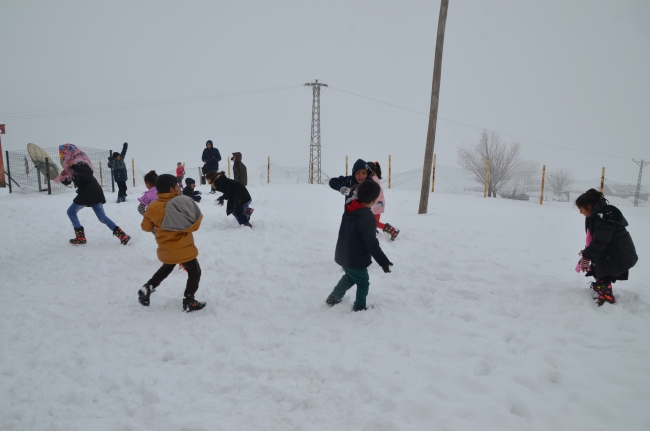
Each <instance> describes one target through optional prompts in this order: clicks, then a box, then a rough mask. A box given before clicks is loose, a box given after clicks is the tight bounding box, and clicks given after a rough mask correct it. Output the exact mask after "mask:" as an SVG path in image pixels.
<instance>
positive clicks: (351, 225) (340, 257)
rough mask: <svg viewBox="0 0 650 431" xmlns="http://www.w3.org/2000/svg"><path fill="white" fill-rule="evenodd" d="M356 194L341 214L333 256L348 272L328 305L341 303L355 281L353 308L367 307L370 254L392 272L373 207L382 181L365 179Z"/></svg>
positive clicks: (384, 268)
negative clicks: (378, 236) (378, 232)
mask: <svg viewBox="0 0 650 431" xmlns="http://www.w3.org/2000/svg"><path fill="white" fill-rule="evenodd" d="M356 195H357V198H356V199H355V200H353V201H352V202H350V203H349V204H348V205H346V207H345V212H344V213H343V216H342V217H341V227H340V228H339V238H338V241H337V242H336V253H335V255H334V260H335V261H336V263H338V264H339V265H341V266H342V267H343V271H345V274H344V275H343V277H341V279H340V280H339V282H338V284H337V285H336V287H334V290H333V291H332V293H331V294H330V295H329V296H328V297H327V300H325V302H326V303H327V304H328V305H336V304H338V303H339V302H341V300H342V299H343V296H345V292H347V291H348V289H350V288H351V287H352V286H354V285H355V284H356V285H357V297H356V301H354V307H353V308H352V311H360V310H366V296H368V290H369V288H370V278H369V276H368V266H370V264H371V263H372V259H371V258H370V257H371V256H372V257H373V258H374V259H375V261H377V263H378V264H379V265H380V266H381V268H382V269H383V270H384V272H386V273H388V272H391V271H390V267H391V266H393V264H392V263H391V262H390V261H389V260H388V258H387V257H386V255H385V254H384V252H383V251H382V249H381V247H380V246H379V241H378V240H377V233H376V228H377V222H376V220H375V216H374V215H373V214H372V211H371V209H370V208H371V207H372V206H373V205H374V203H375V202H376V201H377V198H378V197H379V184H377V183H376V182H374V181H363V182H362V183H361V184H359V187H358V189H357V193H356Z"/></svg>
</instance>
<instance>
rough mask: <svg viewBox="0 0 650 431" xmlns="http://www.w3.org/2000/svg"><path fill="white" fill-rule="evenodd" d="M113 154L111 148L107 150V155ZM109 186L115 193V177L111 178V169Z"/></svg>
mask: <svg viewBox="0 0 650 431" xmlns="http://www.w3.org/2000/svg"><path fill="white" fill-rule="evenodd" d="M112 155H113V150H108V157H111V156H112ZM111 188H112V189H113V193H115V178H113V170H112V169H111Z"/></svg>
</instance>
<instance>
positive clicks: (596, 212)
mask: <svg viewBox="0 0 650 431" xmlns="http://www.w3.org/2000/svg"><path fill="white" fill-rule="evenodd" d="M627 226H628V223H627V220H625V217H623V214H622V213H621V211H620V210H619V209H618V208H616V207H615V206H613V205H608V204H607V200H605V199H602V200H601V201H600V202H598V203H597V204H596V205H595V206H594V207H593V209H592V210H591V215H590V216H589V217H586V218H585V230H586V231H589V232H590V233H591V242H590V243H589V245H588V246H587V247H585V249H584V250H583V251H582V256H583V257H586V258H587V259H589V260H591V261H592V262H593V263H594V276H595V277H596V278H598V279H602V278H604V277H608V276H610V277H615V276H618V275H621V274H624V273H625V272H627V271H628V270H629V269H630V268H632V267H633V266H634V265H635V264H636V262H637V260H638V259H639V258H638V256H637V254H636V249H635V247H634V243H633V242H632V237H631V236H630V234H629V232H628V231H627V229H625V228H626V227H627ZM626 278H627V277H626V276H624V277H621V279H626Z"/></svg>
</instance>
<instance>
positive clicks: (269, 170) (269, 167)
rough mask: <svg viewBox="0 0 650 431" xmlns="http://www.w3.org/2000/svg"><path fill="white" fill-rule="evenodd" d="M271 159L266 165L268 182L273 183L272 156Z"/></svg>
mask: <svg viewBox="0 0 650 431" xmlns="http://www.w3.org/2000/svg"><path fill="white" fill-rule="evenodd" d="M268 157H269V159H268V161H267V165H266V184H269V183H271V156H268Z"/></svg>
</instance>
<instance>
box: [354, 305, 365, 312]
mask: <svg viewBox="0 0 650 431" xmlns="http://www.w3.org/2000/svg"><path fill="white" fill-rule="evenodd" d="M367 309H368V307H357V306H356V305H354V306H353V307H352V311H354V312H355V313H356V312H357V311H363V310H367Z"/></svg>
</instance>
